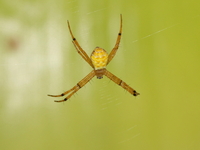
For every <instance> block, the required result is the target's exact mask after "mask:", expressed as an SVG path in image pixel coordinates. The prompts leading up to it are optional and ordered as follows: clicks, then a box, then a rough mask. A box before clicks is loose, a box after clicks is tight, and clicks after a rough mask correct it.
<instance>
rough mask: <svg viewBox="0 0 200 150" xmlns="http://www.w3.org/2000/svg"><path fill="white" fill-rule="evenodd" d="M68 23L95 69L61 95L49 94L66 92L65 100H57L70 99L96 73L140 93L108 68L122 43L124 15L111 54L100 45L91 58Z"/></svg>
mask: <svg viewBox="0 0 200 150" xmlns="http://www.w3.org/2000/svg"><path fill="white" fill-rule="evenodd" d="M67 24H68V28H69V32H70V34H71V37H72V43H73V44H74V46H75V48H76V50H77V52H78V53H79V54H80V55H81V57H82V58H83V59H84V60H85V61H86V62H87V63H88V64H89V65H90V66H91V67H92V68H93V70H92V71H91V72H90V73H89V74H88V75H87V76H86V77H84V78H83V79H82V80H81V81H80V82H78V83H77V84H76V85H75V86H74V87H73V88H72V89H70V90H68V91H66V92H64V93H62V94H60V95H48V96H51V97H62V96H64V95H66V94H69V95H68V96H67V97H66V98H65V99H63V100H55V102H64V101H66V100H68V99H69V98H70V97H71V96H72V95H73V94H75V93H76V92H77V91H78V90H79V89H80V88H82V87H83V86H84V85H85V84H86V83H88V82H89V81H90V80H91V79H92V78H93V77H94V76H95V75H96V76H97V79H101V78H103V75H105V76H107V77H108V78H109V79H111V80H112V81H113V82H115V83H116V84H118V85H119V86H121V87H123V88H124V89H125V90H127V91H128V92H129V93H131V94H132V95H134V96H137V95H139V93H137V92H136V91H135V90H134V89H132V88H131V87H130V86H129V85H127V84H126V83H125V82H124V81H122V80H121V79H119V78H118V77H116V76H115V75H114V74H112V73H111V72H109V71H108V70H107V69H106V66H107V65H108V64H109V63H110V61H111V60H112V59H113V57H114V56H115V54H116V52H117V50H118V48H119V43H120V39H121V35H122V15H120V30H119V33H118V36H117V41H116V44H115V46H114V48H113V49H112V51H111V52H110V54H109V55H108V54H107V52H106V51H105V50H104V49H102V48H100V47H96V48H95V49H94V50H93V52H92V54H91V56H90V58H89V56H88V55H87V54H86V52H85V51H84V50H83V49H82V48H81V46H80V45H79V43H78V41H77V40H76V38H75V37H74V35H73V33H72V30H71V28H70V24H69V21H67Z"/></svg>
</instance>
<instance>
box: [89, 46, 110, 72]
mask: <svg viewBox="0 0 200 150" xmlns="http://www.w3.org/2000/svg"><path fill="white" fill-rule="evenodd" d="M90 58H91V60H92V64H93V65H94V68H95V70H98V69H102V68H106V65H107V61H108V54H107V52H106V51H105V50H104V49H102V48H100V47H96V48H95V49H94V51H93V52H92V54H91V56H90Z"/></svg>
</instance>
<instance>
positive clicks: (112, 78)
mask: <svg viewBox="0 0 200 150" xmlns="http://www.w3.org/2000/svg"><path fill="white" fill-rule="evenodd" d="M104 75H105V76H107V77H108V78H109V79H110V80H112V81H113V82H115V83H116V84H118V85H119V86H121V87H123V88H124V89H125V90H126V91H128V92H129V93H131V94H132V95H134V96H137V95H140V93H137V92H136V91H135V90H134V89H133V88H131V87H130V86H129V85H128V84H126V83H125V82H124V81H122V80H121V79H119V78H118V77H116V76H115V75H114V74H112V73H111V72H109V71H108V70H106V71H105V74H104Z"/></svg>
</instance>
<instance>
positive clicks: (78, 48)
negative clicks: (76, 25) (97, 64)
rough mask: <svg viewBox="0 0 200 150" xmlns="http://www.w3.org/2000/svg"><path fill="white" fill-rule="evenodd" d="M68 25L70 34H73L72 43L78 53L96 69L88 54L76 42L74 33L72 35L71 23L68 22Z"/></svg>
mask: <svg viewBox="0 0 200 150" xmlns="http://www.w3.org/2000/svg"><path fill="white" fill-rule="evenodd" d="M67 24H68V28H69V32H70V34H71V37H72V40H73V41H72V42H73V44H74V46H75V48H76V50H77V51H78V53H79V54H80V55H81V57H82V58H83V59H85V61H86V62H88V64H89V65H90V66H91V67H92V68H94V66H93V64H92V61H91V59H90V57H89V56H88V55H87V53H86V52H85V51H84V50H83V49H82V47H81V46H80V45H79V43H78V41H77V40H76V38H75V37H74V35H73V33H72V30H71V27H70V24H69V21H67Z"/></svg>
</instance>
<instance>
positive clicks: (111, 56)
mask: <svg viewBox="0 0 200 150" xmlns="http://www.w3.org/2000/svg"><path fill="white" fill-rule="evenodd" d="M121 36H122V15H120V29H119V33H118V36H117V41H116V43H115V46H114V48H113V49H112V51H111V52H110V54H109V56H108V63H107V65H108V64H109V62H110V61H111V60H112V59H113V57H114V56H115V54H116V52H117V50H118V48H119V43H120V40H121Z"/></svg>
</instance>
